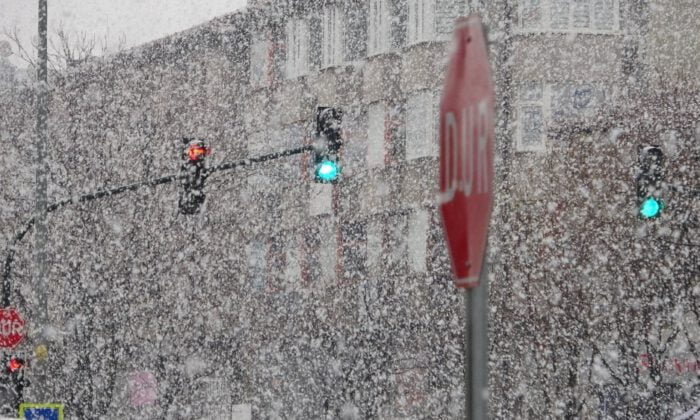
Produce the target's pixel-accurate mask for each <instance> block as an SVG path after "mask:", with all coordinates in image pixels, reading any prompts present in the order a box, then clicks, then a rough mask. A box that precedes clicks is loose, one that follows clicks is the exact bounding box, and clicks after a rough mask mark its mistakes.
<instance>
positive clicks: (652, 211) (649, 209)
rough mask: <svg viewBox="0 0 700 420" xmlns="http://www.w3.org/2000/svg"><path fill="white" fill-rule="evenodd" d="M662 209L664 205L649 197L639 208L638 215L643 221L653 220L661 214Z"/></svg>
mask: <svg viewBox="0 0 700 420" xmlns="http://www.w3.org/2000/svg"><path fill="white" fill-rule="evenodd" d="M663 208H664V204H663V203H662V202H661V201H659V200H657V199H656V198H654V197H649V198H647V199H646V200H644V201H643V202H642V205H641V206H640V207H639V214H640V215H641V216H642V217H643V218H645V219H653V218H655V217H658V216H659V214H661V210H663Z"/></svg>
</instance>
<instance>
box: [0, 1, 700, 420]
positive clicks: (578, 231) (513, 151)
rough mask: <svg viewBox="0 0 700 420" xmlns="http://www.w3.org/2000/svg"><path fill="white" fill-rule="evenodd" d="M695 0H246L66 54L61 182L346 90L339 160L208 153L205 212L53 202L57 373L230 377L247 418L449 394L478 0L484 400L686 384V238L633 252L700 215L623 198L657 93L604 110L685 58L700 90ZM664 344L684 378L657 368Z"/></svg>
mask: <svg viewBox="0 0 700 420" xmlns="http://www.w3.org/2000/svg"><path fill="white" fill-rule="evenodd" d="M691 3H692V2H683V1H671V0H654V1H650V2H646V1H637V0H629V1H627V0H576V1H573V0H572V1H567V0H556V1H555V0H539V1H530V0H528V1H511V0H507V1H506V0H498V1H493V2H482V1H476V0H472V1H468V0H464V1H458V0H352V1H321V0H309V1H262V0H261V1H251V2H249V6H248V8H246V9H245V10H243V11H241V12H239V13H235V14H232V15H230V16H224V17H221V18H218V19H215V20H213V21H211V22H209V23H207V24H204V25H201V26H198V27H196V28H193V29H191V30H188V31H185V32H183V33H179V34H174V35H172V36H170V37H167V38H164V39H161V40H158V41H155V42H152V43H149V44H146V45H143V46H141V47H138V48H135V49H132V50H129V51H125V52H122V53H119V54H116V55H114V56H110V57H106V58H103V59H95V60H92V61H88V62H87V63H85V64H84V65H82V66H80V67H79V68H74V69H69V70H68V71H67V73H66V74H65V75H64V77H61V78H58V79H57V80H56V82H55V90H54V92H53V97H52V102H51V105H52V108H51V122H50V127H51V130H52V132H51V138H52V139H53V141H52V142H51V145H50V148H51V156H52V161H51V162H52V163H51V165H52V166H51V170H52V184H51V187H50V194H51V197H52V198H55V199H62V198H65V197H67V196H75V195H76V194H78V193H80V192H89V191H95V190H98V189H101V188H104V187H107V186H115V185H124V184H129V183H132V182H135V181H138V180H142V179H152V178H156V177H158V176H160V175H163V174H169V173H176V172H177V171H178V170H179V168H180V165H181V163H182V162H181V156H182V148H183V144H182V138H183V137H198V138H202V139H205V140H206V141H207V142H208V143H209V145H210V146H211V148H212V150H213V154H212V155H211V157H210V158H209V159H210V160H211V163H210V165H215V164H218V163H223V162H230V161H236V160H239V159H244V158H250V157H255V156H259V155H263V154H267V153H271V152H277V151H281V150H285V149H290V148H293V147H297V146H300V145H308V144H310V143H311V142H312V140H313V134H312V131H313V126H314V117H315V110H316V107H317V106H333V107H338V108H341V109H342V110H343V121H342V128H343V139H344V144H343V148H342V153H341V160H342V165H343V172H342V177H341V180H340V181H339V182H337V183H335V184H318V183H315V182H314V180H313V176H312V174H311V167H310V164H311V158H310V156H309V155H308V154H301V155H295V156H291V157H287V158H283V159H278V160H275V161H272V162H267V163H265V164H261V165H257V166H255V165H254V166H251V167H248V168H243V169H239V170H236V171H231V172H221V173H216V174H214V175H212V176H211V177H210V178H209V179H207V186H206V194H207V199H206V203H205V205H204V207H203V209H202V211H201V213H200V214H198V215H194V216H183V215H181V214H179V213H178V210H177V197H178V192H179V188H180V186H179V185H177V184H168V185H163V186H159V187H153V188H147V189H145V190H138V191H136V192H131V193H127V194H125V195H120V196H119V197H118V198H117V197H113V198H109V199H105V200H101V201H94V202H90V203H87V204H80V205H73V206H67V207H66V208H64V209H61V210H59V211H56V212H54V213H52V215H51V218H50V223H49V226H50V227H49V230H50V237H51V238H52V241H51V244H52V245H51V246H50V247H49V258H50V261H51V262H52V265H51V267H52V268H51V270H50V274H49V280H50V284H51V285H52V286H51V287H52V289H53V290H55V293H52V294H51V296H50V308H51V310H50V314H51V319H52V320H53V322H54V323H55V324H56V329H57V331H58V332H60V333H57V334H56V336H57V338H56V341H57V343H56V344H55V345H54V348H55V349H56V350H55V354H56V356H55V358H52V359H50V362H49V363H48V364H47V366H48V369H53V372H60V373H57V374H56V377H55V380H54V382H51V384H52V385H51V387H52V388H51V387H50V391H49V392H53V393H54V394H55V395H56V396H57V398H59V397H60V399H62V400H64V401H66V402H67V403H68V406H67V411H68V412H71V413H72V415H74V416H75V417H78V418H81V417H86V416H88V417H89V414H95V413H98V414H99V415H102V416H105V417H106V418H111V417H110V415H111V414H115V417H117V416H121V417H126V418H129V417H136V416H142V417H157V416H158V415H159V414H162V413H165V417H167V418H193V417H194V416H195V415H201V416H203V417H204V416H210V417H214V416H216V415H217V414H218V413H221V412H224V413H227V412H229V411H230V407H232V406H233V405H235V404H250V405H251V406H252V411H253V414H254V417H255V418H335V417H337V416H338V415H340V414H342V413H359V415H360V416H361V417H362V418H386V419H390V418H395V419H398V418H440V419H447V418H460V417H461V412H462V410H463V408H462V406H463V396H462V394H461V393H462V380H463V379H462V355H461V352H462V350H461V349H462V347H461V346H462V319H461V315H460V308H461V304H460V299H459V294H458V293H457V292H456V291H455V290H454V288H453V286H452V284H451V281H450V271H449V270H450V267H449V261H448V259H447V255H446V250H445V245H444V242H443V239H442V232H441V229H440V227H439V223H438V222H439V220H438V219H439V218H438V216H437V212H436V199H435V196H436V194H435V193H436V185H437V156H438V148H437V131H438V123H439V122H438V117H437V109H438V103H439V98H440V95H441V89H442V82H443V74H444V70H445V65H446V63H447V56H448V53H449V50H450V32H451V26H452V23H453V21H454V20H455V18H457V17H458V16H461V15H463V14H466V13H468V12H470V11H478V12H480V13H482V14H483V16H484V19H485V21H486V23H487V24H488V26H489V37H490V40H491V44H490V48H491V57H492V62H493V70H494V77H495V82H496V87H497V98H498V100H497V104H498V109H497V112H498V125H497V130H498V134H497V137H498V139H497V142H498V145H497V147H498V161H497V165H498V167H497V169H498V171H497V181H496V182H497V184H496V187H497V191H498V196H497V200H496V208H495V212H494V218H493V233H492V237H491V251H492V258H493V264H492V267H493V268H492V270H493V278H492V292H491V307H492V312H491V316H492V319H491V322H492V326H493V327H492V343H491V362H492V366H491V372H492V382H491V385H492V388H491V394H490V395H491V397H492V399H491V401H492V410H493V412H492V415H493V417H494V418H508V419H510V418H547V417H550V416H551V417H566V418H577V417H581V418H596V414H597V413H603V415H602V416H603V417H605V416H608V417H611V418H617V417H620V418H622V417H628V418H634V417H635V415H636V414H638V413H639V412H645V410H646V411H653V410H659V409H660V408H664V409H668V410H675V411H676V412H677V413H680V412H682V410H681V408H683V407H690V405H688V404H687V401H688V400H689V399H692V395H694V394H693V392H696V390H697V386H696V385H694V384H696V383H697V381H696V378H693V377H692V372H691V368H690V366H692V362H693V360H697V357H698V355H697V354H696V353H694V352H696V351H697V350H696V349H697V342H698V337H699V336H700V333H699V332H698V331H697V328H696V326H693V325H697V324H698V323H697V321H698V319H697V313H698V312H697V302H695V303H694V305H695V306H693V301H694V300H693V299H694V297H695V298H696V297H697V292H696V291H695V290H696V289H697V286H696V285H697V258H696V257H695V259H693V257H692V256H691V255H690V254H689V253H688V252H687V250H688V248H684V247H682V246H679V247H676V248H673V249H670V248H664V249H663V250H662V249H656V250H653V251H651V253H652V254H653V256H654V257H653V258H651V257H649V258H646V259H644V258H639V254H640V253H641V252H642V250H643V246H642V245H640V242H642V238H648V237H649V235H660V236H659V237H661V238H662V239H663V240H666V239H668V236H669V235H670V237H671V238H675V239H674V240H676V239H678V242H682V241H683V240H686V239H688V238H691V239H692V238H693V235H696V236H695V238H697V233H696V230H693V229H697V228H696V227H695V228H692V227H688V226H689V225H688V224H687V223H686V224H683V223H680V222H679V220H680V219H672V218H671V219H663V220H660V221H659V222H654V224H646V225H640V224H639V221H638V220H637V219H636V216H635V215H634V208H633V203H634V191H633V188H634V184H633V183H634V172H633V171H634V160H635V159H636V147H637V146H638V144H639V143H640V142H649V141H653V140H652V139H651V138H650V137H649V134H648V133H647V132H645V133H647V134H645V135H646V136H647V137H643V136H636V135H635V134H636V131H634V130H631V128H637V127H638V126H639V119H642V120H643V119H644V110H653V108H634V107H630V108H629V109H631V110H633V111H634V112H633V113H632V114H633V115H632V116H631V117H629V118H628V119H627V120H625V121H622V119H621V120H620V121H612V122H611V121H610V120H609V119H606V118H604V116H605V115H609V116H612V117H618V116H620V115H623V114H624V110H625V109H627V108H625V106H626V105H628V104H629V103H631V102H633V100H637V99H638V98H640V97H641V98H644V97H650V98H651V97H655V96H654V95H652V94H653V93H655V92H658V87H659V85H658V83H659V82H658V81H659V80H664V79H665V80H668V79H672V80H676V79H674V77H675V76H673V75H674V74H676V73H677V72H678V71H686V73H689V74H688V75H687V80H688V83H686V84H685V86H684V89H686V90H684V91H683V93H684V94H685V95H688V94H691V93H692V92H694V91H695V90H696V89H697V87H698V84H697V79H698V78H697V76H696V75H695V74H694V73H693V72H692V71H690V70H692V69H694V68H695V67H694V65H693V64H692V63H693V62H695V61H696V59H695V58H694V57H695V56H698V55H697V54H694V51H696V50H697V45H699V44H698V40H697V39H696V38H697V35H696V34H695V32H693V31H692V30H691V28H692V22H695V21H696V20H694V19H692V17H693V16H695V15H696V14H697V12H695V11H694V9H693V7H692V4H691ZM669 26H671V27H673V28H676V30H675V31H669ZM669 60H670V61H671V62H672V63H676V62H679V63H681V62H682V64H679V67H678V68H674V66H663V65H661V64H667V63H668V62H669ZM689 63H690V64H689ZM645 89H646V90H645ZM640 92H643V93H644V92H646V93H648V94H649V95H646V96H645V95H644V94H643V93H640ZM657 96H658V95H657ZM606 112H609V114H605V113H606ZM650 112H651V111H650ZM691 114H692V113H691ZM628 116H629V115H628ZM679 118H680V117H679ZM683 118H685V117H683ZM613 119H614V118H613ZM613 123H615V124H617V123H620V124H621V127H617V126H616V125H615V124H613ZM677 125H678V124H677ZM681 125H682V124H681ZM684 127H685V126H684ZM617 128H619V130H618V131H620V132H625V134H624V135H621V136H617V135H612V134H613V133H618V131H616V130H615V129H617ZM661 128H664V127H661ZM661 128H655V130H657V131H664V132H665V131H668V130H665V129H661ZM686 128H687V127H686ZM652 131H653V130H652ZM671 131H673V128H672V130H671ZM649 132H651V131H649ZM669 135H670V134H669ZM678 136H680V137H682V136H686V137H687V136H688V131H687V130H686V131H682V130H681V131H679V132H678ZM670 143H673V144H675V145H677V148H678V150H680V151H681V153H680V156H685V154H684V153H683V152H684V151H691V152H692V151H693V150H695V153H697V146H696V145H695V146H693V144H692V141H691V142H687V141H686V142H681V141H675V142H670ZM693 147H694V149H693ZM669 160H670V163H669V165H670V167H673V168H686V169H685V172H682V174H681V175H682V176H681V175H679V176H678V178H676V179H677V180H679V181H678V182H689V181H688V178H692V177H691V175H692V173H694V172H692V171H697V163H693V162H692V161H689V162H685V161H683V162H685V163H686V166H683V164H682V163H683V162H681V160H679V159H675V160H673V159H669ZM693 165H695V166H693ZM688 168H690V169H688ZM680 173H681V172H680V171H679V174H680ZM683 176H685V178H683ZM683 200H685V199H681V198H678V199H677V201H676V202H675V203H676V208H679V207H683V206H691V205H692V202H689V201H687V200H686V201H683ZM674 211H676V213H671V214H676V215H680V214H681V213H683V214H686V213H685V212H681V211H678V210H674ZM8 214H9V213H8ZM11 216H12V217H16V214H14V213H13V214H12V215H11ZM678 217H680V216H678ZM7 219H10V216H8V217H7ZM684 220H685V219H684ZM669 232H670V233H669ZM664 235H667V236H664ZM664 238H665V239H664ZM679 238H680V239H679ZM696 242H697V240H696ZM628 249H630V250H631V251H629V252H627V250H628ZM17 254H18V255H21V256H24V257H21V258H20V257H18V258H17V262H16V263H15V265H16V267H15V268H14V270H15V274H14V277H15V279H16V280H15V282H14V289H13V290H14V294H13V301H15V300H17V301H18V302H19V304H18V306H20V308H21V309H22V310H23V311H24V312H25V313H26V316H27V318H28V319H31V318H32V315H33V314H34V312H35V311H36V308H33V306H32V304H31V303H32V302H33V299H32V290H31V287H29V286H28V284H29V281H28V279H29V278H30V276H31V273H30V270H29V261H30V260H29V256H30V255H31V247H30V246H29V244H28V243H24V244H22V245H21V247H20V248H19V249H18V252H17ZM693 264H694V265H693ZM669 279H671V280H672V281H671V280H669ZM669 282H670V283H669ZM674 282H676V283H674ZM655 284H663V285H664V287H663V288H661V291H658V292H657V291H655V289H654V288H653V287H652V286H653V285H655ZM641 286H644V287H643V290H639V288H640V287H641ZM694 287H695V289H694ZM674 290H680V292H679V294H680V297H678V298H677V300H673V299H672V296H673V291H674ZM661 303H663V305H662V304H661ZM693 311H695V312H693ZM693 314H694V315H693ZM655 317H656V318H655ZM655 320H656V321H655ZM693 322H695V324H693ZM647 326H649V327H648V329H646V330H645V328H647ZM694 328H695V329H694ZM640 331H645V333H644V334H642V332H640ZM627 333H629V334H627ZM625 334H627V335H625ZM671 336H673V337H674V338H673V340H669V337H671ZM676 337H678V340H676V339H675V338H676ZM683 340H685V341H683ZM32 343H33V342H32V341H31V339H30V340H28V341H27V342H26V343H25V344H24V345H26V346H27V349H29V348H31V345H32ZM684 345H685V347H684ZM693 345H695V346H696V347H693ZM675 348H677V349H678V351H681V350H683V349H685V350H683V351H686V353H683V355H682V357H681V355H680V354H679V353H678V352H675V353H674V351H676V350H674V349H675ZM660 349H664V350H663V351H661V350H660ZM643 355H646V358H644V357H642V356H643ZM673 360H682V361H683V362H682V363H681V365H682V366H684V368H683V369H685V370H684V371H683V372H681V373H682V375H676V376H677V377H676V378H675V382H674V381H668V380H667V379H668V376H670V375H659V373H660V372H661V373H664V372H666V373H668V372H667V371H668V370H669V369H667V367H668V366H672V368H671V369H670V370H671V371H673V370H674V369H675V366H676V365H675V364H674V363H673ZM654 361H656V362H654ZM645 363H646V365H645ZM664 366H666V367H664ZM662 376H663V377H665V378H666V379H663V378H662V379H659V378H661V377H662ZM134 378H141V379H139V380H135V379H134ZM144 378H145V379H144ZM640 378H641V379H640ZM693 381H695V382H693ZM87 383H90V386H89V387H88V386H85V385H84V384H87ZM669 383H671V385H669ZM674 383H675V384H676V385H678V386H676V385H674ZM75 384H79V386H77V385H76V386H73V385H75ZM693 386H695V388H693ZM694 389H695V391H693V390H694ZM29 392H33V391H32V390H31V388H30V389H29ZM674 392H676V393H675V394H674ZM680 394H682V395H684V397H683V398H681V397H678V395H680ZM625 401H627V402H625ZM630 401H631V402H630ZM676 403H678V404H680V405H678V406H674V404H676ZM645 404H646V405H645ZM630 407H631V408H630ZM71 410H72V411H71ZM629 410H633V411H629ZM634 410H637V411H634ZM654 412H656V411H654ZM671 414H672V413H671V412H670V411H669V412H658V415H659V417H664V416H666V417H668V416H670V415H671ZM616 416H617V417H616Z"/></svg>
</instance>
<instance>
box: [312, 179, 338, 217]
mask: <svg viewBox="0 0 700 420" xmlns="http://www.w3.org/2000/svg"><path fill="white" fill-rule="evenodd" d="M332 212H333V186H332V185H331V184H318V183H315V182H314V183H312V184H311V186H310V189H309V214H310V215H311V216H320V215H324V214H331V213H332Z"/></svg>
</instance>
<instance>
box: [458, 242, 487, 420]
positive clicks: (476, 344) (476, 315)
mask: <svg viewBox="0 0 700 420" xmlns="http://www.w3.org/2000/svg"><path fill="white" fill-rule="evenodd" d="M486 251H487V255H488V248H487V250H486ZM488 272H489V268H488V264H487V258H484V263H483V265H482V267H481V273H480V275H479V286H477V287H475V288H473V289H468V290H466V291H465V294H464V310H465V313H464V377H465V388H464V393H465V398H464V400H465V406H464V410H465V411H464V416H465V418H466V419H468V420H486V419H488V418H489V413H488V411H489V394H488V388H489V365H488V363H489V335H488V332H489V326H488V318H489V305H488V302H489V283H488Z"/></svg>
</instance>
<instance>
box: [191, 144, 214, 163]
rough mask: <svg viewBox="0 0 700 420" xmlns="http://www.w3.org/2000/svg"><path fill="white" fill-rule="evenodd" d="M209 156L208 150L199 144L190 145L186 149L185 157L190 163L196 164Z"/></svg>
mask: <svg viewBox="0 0 700 420" xmlns="http://www.w3.org/2000/svg"><path fill="white" fill-rule="evenodd" d="M207 155H209V148H208V147H206V146H204V145H201V144H191V145H190V146H189V148H188V149H187V156H188V157H189V158H190V161H192V162H198V161H200V160H202V159H203V158H204V157H205V156H207Z"/></svg>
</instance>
